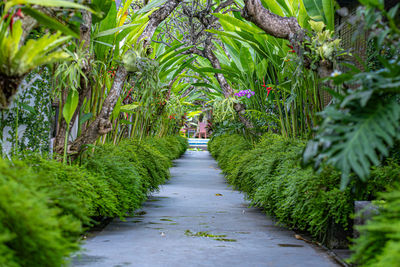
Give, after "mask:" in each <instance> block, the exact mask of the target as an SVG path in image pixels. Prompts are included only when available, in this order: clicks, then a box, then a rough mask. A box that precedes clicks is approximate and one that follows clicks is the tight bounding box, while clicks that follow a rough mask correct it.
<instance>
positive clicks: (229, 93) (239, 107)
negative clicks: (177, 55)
mask: <svg viewBox="0 0 400 267" xmlns="http://www.w3.org/2000/svg"><path fill="white" fill-rule="evenodd" d="M204 54H205V56H206V57H207V59H208V60H209V61H210V62H211V65H212V66H213V67H214V68H216V69H221V64H220V62H219V60H218V58H217V57H216V56H215V54H214V53H213V52H212V50H211V49H208V48H207V49H206V50H205V51H204ZM215 78H216V79H217V81H218V83H219V85H220V86H221V88H222V91H223V92H224V96H225V98H229V97H233V95H234V91H233V89H232V87H231V86H230V85H229V83H228V81H227V80H226V79H225V76H224V75H223V74H222V73H216V74H215ZM233 108H234V109H235V111H236V113H237V115H238V117H239V120H240V121H241V122H242V123H243V124H244V126H245V127H246V128H247V129H252V128H254V126H253V124H252V123H251V122H250V121H249V120H248V119H247V118H246V117H245V114H246V108H245V106H244V105H243V104H242V103H236V104H235V105H234V106H233Z"/></svg>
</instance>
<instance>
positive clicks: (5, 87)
mask: <svg viewBox="0 0 400 267" xmlns="http://www.w3.org/2000/svg"><path fill="white" fill-rule="evenodd" d="M22 32H23V29H22V23H21V21H17V22H15V23H14V24H13V27H12V30H10V28H9V23H7V22H6V21H2V22H0V109H2V108H7V107H8V106H9V105H10V103H11V100H12V97H13V96H14V95H15V94H16V93H17V89H18V86H19V84H20V83H21V81H22V79H23V78H24V76H25V75H26V74H28V73H29V72H30V71H32V70H33V69H35V68H36V67H39V66H41V65H44V64H50V63H53V62H58V61H61V60H66V59H68V58H69V55H68V54H67V53H65V52H63V51H57V48H59V46H60V45H62V44H63V43H65V42H66V41H67V40H68V39H70V37H60V34H61V33H56V34H53V35H50V34H46V35H44V36H42V37H41V38H39V39H30V40H28V41H27V42H26V44H24V45H22V46H21V45H20V40H21V36H22Z"/></svg>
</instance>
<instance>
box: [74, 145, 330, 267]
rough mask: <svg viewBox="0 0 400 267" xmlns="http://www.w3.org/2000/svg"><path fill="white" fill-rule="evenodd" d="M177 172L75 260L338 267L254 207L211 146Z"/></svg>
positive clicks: (111, 266)
mask: <svg viewBox="0 0 400 267" xmlns="http://www.w3.org/2000/svg"><path fill="white" fill-rule="evenodd" d="M171 174H172V178H171V180H170V181H168V182H167V183H166V184H165V185H164V186H162V187H161V189H160V192H159V193H155V194H154V195H153V196H152V197H151V198H150V199H149V200H148V201H147V202H146V203H145V205H144V206H143V209H142V210H141V211H138V212H137V215H136V216H132V217H130V218H127V220H126V221H125V222H121V221H120V220H118V219H116V220H114V221H113V222H112V223H111V224H109V225H108V226H107V227H105V229H104V230H103V231H101V232H100V233H98V234H96V235H95V236H93V237H90V238H89V239H88V240H87V241H86V242H85V244H84V245H83V250H82V251H81V252H80V253H79V255H77V256H75V257H74V258H73V259H72V266H88V267H89V266H90V267H103V266H104V267H117V266H140V267H141V266H151V267H153V266H163V267H164V266H173V267H178V266H217V267H219V266H245V267H247V266H257V267H261V266H274V267H275V266H276V267H286V266H288V267H295V266H301V267H313V266H315V267H325V266H338V265H336V264H335V263H334V262H333V260H331V259H330V258H329V257H328V256H327V255H326V254H325V253H323V252H321V251H319V250H318V249H317V248H315V247H313V246H312V245H310V244H308V243H306V242H304V241H301V240H297V239H296V238H295V237H294V233H293V232H292V231H289V230H286V229H284V228H281V227H278V226H276V225H275V223H274V222H273V221H272V220H271V219H270V218H268V217H267V216H265V214H263V213H262V212H261V211H260V210H259V209H256V208H248V202H246V201H245V200H244V196H243V194H241V193H239V192H237V191H234V190H232V189H231V188H230V187H229V186H228V184H227V183H226V181H225V179H224V177H223V175H222V174H221V170H220V169H219V168H218V167H217V164H216V162H215V161H214V159H213V158H212V157H211V155H210V154H209V153H208V152H206V151H205V152H203V151H196V152H195V151H188V152H186V153H185V155H184V156H183V157H182V158H181V159H179V160H176V161H175V167H173V168H171Z"/></svg>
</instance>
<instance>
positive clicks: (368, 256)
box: [351, 184, 400, 267]
mask: <svg viewBox="0 0 400 267" xmlns="http://www.w3.org/2000/svg"><path fill="white" fill-rule="evenodd" d="M381 197H382V199H383V200H384V202H383V203H381V208H380V210H379V213H378V214H377V215H375V216H374V217H373V218H372V220H370V221H368V222H367V224H366V225H364V226H361V227H359V229H358V230H359V231H360V237H359V238H358V239H356V240H355V245H354V246H353V247H352V249H353V251H354V254H353V256H352V258H351V259H352V261H353V262H355V263H357V264H359V265H360V266H371V267H372V266H374V267H375V266H376V267H386V266H400V185H399V184H398V185H397V186H396V187H395V189H394V190H391V191H390V192H386V193H384V194H382V195H381Z"/></svg>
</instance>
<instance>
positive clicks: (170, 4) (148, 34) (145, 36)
mask: <svg viewBox="0 0 400 267" xmlns="http://www.w3.org/2000/svg"><path fill="white" fill-rule="evenodd" d="M181 2H182V0H172V1H167V3H165V4H164V5H163V6H162V7H161V8H159V9H158V10H156V11H155V12H153V13H152V14H151V15H150V16H149V23H148V24H147V26H146V28H145V29H144V31H143V33H142V35H141V36H140V37H139V40H138V42H140V41H141V40H144V43H143V45H144V46H145V47H146V46H148V45H149V44H150V43H151V38H152V37H153V35H154V32H155V31H156V29H157V27H158V25H160V23H161V22H163V21H164V20H165V19H166V18H168V16H169V15H170V14H171V13H172V11H174V10H175V8H176V7H177V6H178V5H179V4H180V3H181Z"/></svg>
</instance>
